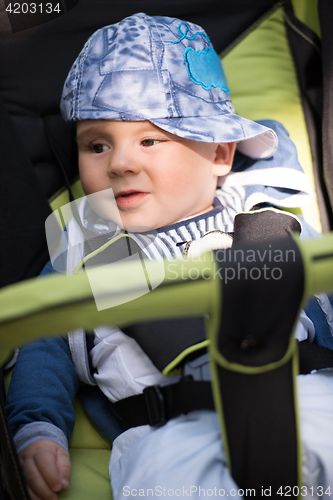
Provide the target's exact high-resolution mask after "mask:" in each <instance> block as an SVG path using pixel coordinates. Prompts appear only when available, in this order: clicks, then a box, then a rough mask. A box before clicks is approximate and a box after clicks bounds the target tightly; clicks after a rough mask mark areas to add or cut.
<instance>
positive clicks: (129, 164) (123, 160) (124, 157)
mask: <svg viewBox="0 0 333 500" xmlns="http://www.w3.org/2000/svg"><path fill="white" fill-rule="evenodd" d="M139 171H140V164H139V160H138V158H137V155H135V152H134V151H132V150H131V148H128V147H122V148H116V149H114V150H113V152H112V155H111V158H110V163H109V168H108V173H109V175H124V174H126V173H138V172H139Z"/></svg>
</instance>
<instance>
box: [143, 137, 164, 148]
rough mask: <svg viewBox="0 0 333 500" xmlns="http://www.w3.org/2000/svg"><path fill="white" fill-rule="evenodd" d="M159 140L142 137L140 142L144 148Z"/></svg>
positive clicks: (153, 144) (157, 142)
mask: <svg viewBox="0 0 333 500" xmlns="http://www.w3.org/2000/svg"><path fill="white" fill-rule="evenodd" d="M160 142H161V140H159V139H143V141H142V142H141V144H142V146H144V147H145V148H149V147H150V146H155V144H159V143H160Z"/></svg>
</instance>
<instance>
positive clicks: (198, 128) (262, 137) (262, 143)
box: [149, 114, 278, 159]
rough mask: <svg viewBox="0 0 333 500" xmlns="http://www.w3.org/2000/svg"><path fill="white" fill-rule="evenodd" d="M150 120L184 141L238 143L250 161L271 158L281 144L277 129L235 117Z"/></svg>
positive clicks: (229, 115) (217, 116) (218, 116)
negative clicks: (251, 159)
mask: <svg viewBox="0 0 333 500" xmlns="http://www.w3.org/2000/svg"><path fill="white" fill-rule="evenodd" d="M149 121H150V122H151V123H153V124H154V125H156V126H157V127H160V128H161V129H163V130H165V131H166V132H170V133H171V134H175V135H177V136H179V137H183V138H184V139H191V140H194V141H200V142H213V143H223V142H237V149H238V150H239V151H240V152H241V153H243V154H245V155H247V156H249V157H250V158H256V159H264V158H269V157H271V156H272V155H273V154H274V153H275V151H276V149H277V145H278V138H277V135H276V133H275V132H274V130H272V129H271V128H268V127H265V126H264V125H261V124H260V123H257V122H253V121H251V120H247V119H246V118H243V117H241V116H238V115H236V114H222V115H214V116H209V117H186V118H153V119H149Z"/></svg>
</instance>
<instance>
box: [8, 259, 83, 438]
mask: <svg viewBox="0 0 333 500" xmlns="http://www.w3.org/2000/svg"><path fill="white" fill-rule="evenodd" d="M54 272H56V271H55V270H54V269H53V267H52V264H51V262H50V261H49V262H48V263H47V264H46V265H45V267H44V269H43V270H42V271H41V273H40V276H41V277H42V276H44V275H47V274H51V273H54ZM78 387H79V381H78V377H77V374H76V372H75V368H74V365H73V362H72V357H71V353H70V350H69V346H68V342H67V339H66V338H62V337H59V338H52V339H45V340H40V341H38V342H34V343H30V344H26V345H24V346H23V347H21V349H20V352H19V355H18V358H17V361H16V364H15V367H14V370H13V373H12V378H11V382H10V385H9V389H8V397H7V401H6V410H7V415H8V422H9V427H10V430H11V432H12V435H13V436H15V435H16V434H17V433H18V432H19V431H21V430H22V429H23V427H24V426H26V425H28V424H35V423H37V422H38V423H44V424H46V425H44V426H43V425H41V426H39V427H40V429H41V430H42V431H43V432H45V429H46V430H47V432H50V433H51V434H52V433H53V434H54V431H52V427H53V426H55V427H57V428H58V429H60V430H61V431H62V432H61V433H60V435H61V434H62V433H63V435H64V438H66V440H67V442H69V440H70V437H71V434H72V432H73V427H74V421H75V414H74V408H73V399H74V396H75V394H76V392H77V390H78ZM28 428H29V429H31V426H29V427H28ZM21 434H22V433H21ZM30 434H31V432H30ZM43 437H45V436H43ZM54 440H57V439H56V438H55V439H54ZM60 441H61V442H60V444H63V440H61V438H60Z"/></svg>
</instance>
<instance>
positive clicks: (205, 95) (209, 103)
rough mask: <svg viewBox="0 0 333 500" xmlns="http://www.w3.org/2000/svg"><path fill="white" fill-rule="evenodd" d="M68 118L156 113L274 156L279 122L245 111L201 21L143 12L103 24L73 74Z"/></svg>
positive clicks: (182, 129)
mask: <svg viewBox="0 0 333 500" xmlns="http://www.w3.org/2000/svg"><path fill="white" fill-rule="evenodd" d="M61 111H62V114H63V117H64V119H65V120H66V121H78V120H122V121H139V120H149V121H150V122H151V123H153V124H154V125H157V126H158V127H160V128H161V129H163V130H165V131H167V132H170V133H172V134H175V135H177V136H179V137H183V138H186V139H192V140H195V141H202V142H214V143H220V142H234V141H236V142H238V143H239V144H238V150H240V151H241V152H242V153H244V154H246V155H247V156H250V157H252V158H267V157H270V156H272V154H273V153H274V152H275V150H276V148H277V142H278V140H277V136H276V134H275V132H274V131H273V130H272V129H269V128H267V127H264V126H263V125H260V124H259V123H256V122H252V121H250V120H247V119H245V118H242V117H240V116H238V115H237V114H236V112H235V110H234V107H233V105H232V103H231V99H230V96H229V89H228V85H227V81H226V78H225V75H224V72H223V68H222V64H221V61H220V59H219V57H218V55H217V53H216V52H215V50H214V49H213V46H212V44H211V43H210V40H209V38H208V36H207V34H206V33H205V31H204V30H203V29H202V28H201V27H200V26H198V25H195V24H192V23H190V22H184V21H181V20H180V19H175V18H169V17H157V16H156V17H150V16H147V15H146V14H142V13H139V14H135V15H133V16H130V17H127V18H125V19H123V20H122V21H120V22H119V23H117V24H113V25H110V26H105V27H104V28H101V29H99V30H98V31H96V32H95V33H94V34H93V35H92V36H91V37H90V38H89V39H88V41H87V42H86V44H85V45H84V47H83V49H82V51H81V53H80V54H79V56H78V57H77V59H76V61H75V62H74V64H73V66H72V68H71V70H70V72H69V74H68V77H67V79H66V82H65V85H64V89H63V94H62V98H61Z"/></svg>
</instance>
